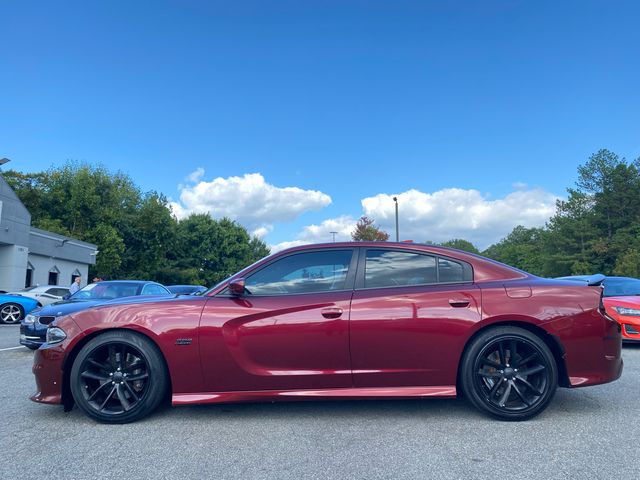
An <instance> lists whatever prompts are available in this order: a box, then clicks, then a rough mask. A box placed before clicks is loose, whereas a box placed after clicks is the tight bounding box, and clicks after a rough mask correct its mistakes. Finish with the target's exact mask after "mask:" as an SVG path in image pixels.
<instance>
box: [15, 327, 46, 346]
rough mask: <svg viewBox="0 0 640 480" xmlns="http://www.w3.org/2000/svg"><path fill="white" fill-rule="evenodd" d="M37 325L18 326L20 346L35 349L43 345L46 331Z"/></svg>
mask: <svg viewBox="0 0 640 480" xmlns="http://www.w3.org/2000/svg"><path fill="white" fill-rule="evenodd" d="M42 327H43V326H41V325H39V324H25V323H21V324H20V344H21V345H24V346H25V347H29V348H33V349H36V348H38V347H40V345H42V344H43V343H45V340H46V335H47V329H46V327H44V328H42Z"/></svg>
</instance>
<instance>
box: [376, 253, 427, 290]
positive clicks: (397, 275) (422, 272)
mask: <svg viewBox="0 0 640 480" xmlns="http://www.w3.org/2000/svg"><path fill="white" fill-rule="evenodd" d="M436 281H437V273H436V257H434V256H432V255H422V254H419V253H409V252H399V251H393V250H367V256H366V259H365V275H364V286H365V288H380V287H394V286H401V285H420V284H423V283H436Z"/></svg>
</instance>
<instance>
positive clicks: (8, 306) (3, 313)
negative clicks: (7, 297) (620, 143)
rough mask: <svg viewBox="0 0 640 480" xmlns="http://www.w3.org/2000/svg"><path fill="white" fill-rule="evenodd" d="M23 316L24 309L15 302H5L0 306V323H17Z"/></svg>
mask: <svg viewBox="0 0 640 480" xmlns="http://www.w3.org/2000/svg"><path fill="white" fill-rule="evenodd" d="M23 316H24V310H23V309H22V307H21V306H20V305H18V304H17V303H5V304H4V305H2V306H1V307H0V322H1V323H18V322H19V321H20V320H22V317H23Z"/></svg>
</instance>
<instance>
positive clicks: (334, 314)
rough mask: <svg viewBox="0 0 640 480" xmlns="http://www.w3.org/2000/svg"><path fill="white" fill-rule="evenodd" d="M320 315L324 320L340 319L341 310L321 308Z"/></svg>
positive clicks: (337, 308)
mask: <svg viewBox="0 0 640 480" xmlns="http://www.w3.org/2000/svg"><path fill="white" fill-rule="evenodd" d="M320 313H322V316H323V317H324V318H340V317H341V316H342V309H341V308H339V307H331V308H323V309H322V310H321V311H320Z"/></svg>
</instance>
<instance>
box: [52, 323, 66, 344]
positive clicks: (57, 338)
mask: <svg viewBox="0 0 640 480" xmlns="http://www.w3.org/2000/svg"><path fill="white" fill-rule="evenodd" d="M65 338H67V334H66V333H64V330H62V329H61V328H59V327H49V328H47V343H48V344H50V345H52V344H54V343H60V342H61V341H63V340H64V339H65Z"/></svg>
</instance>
